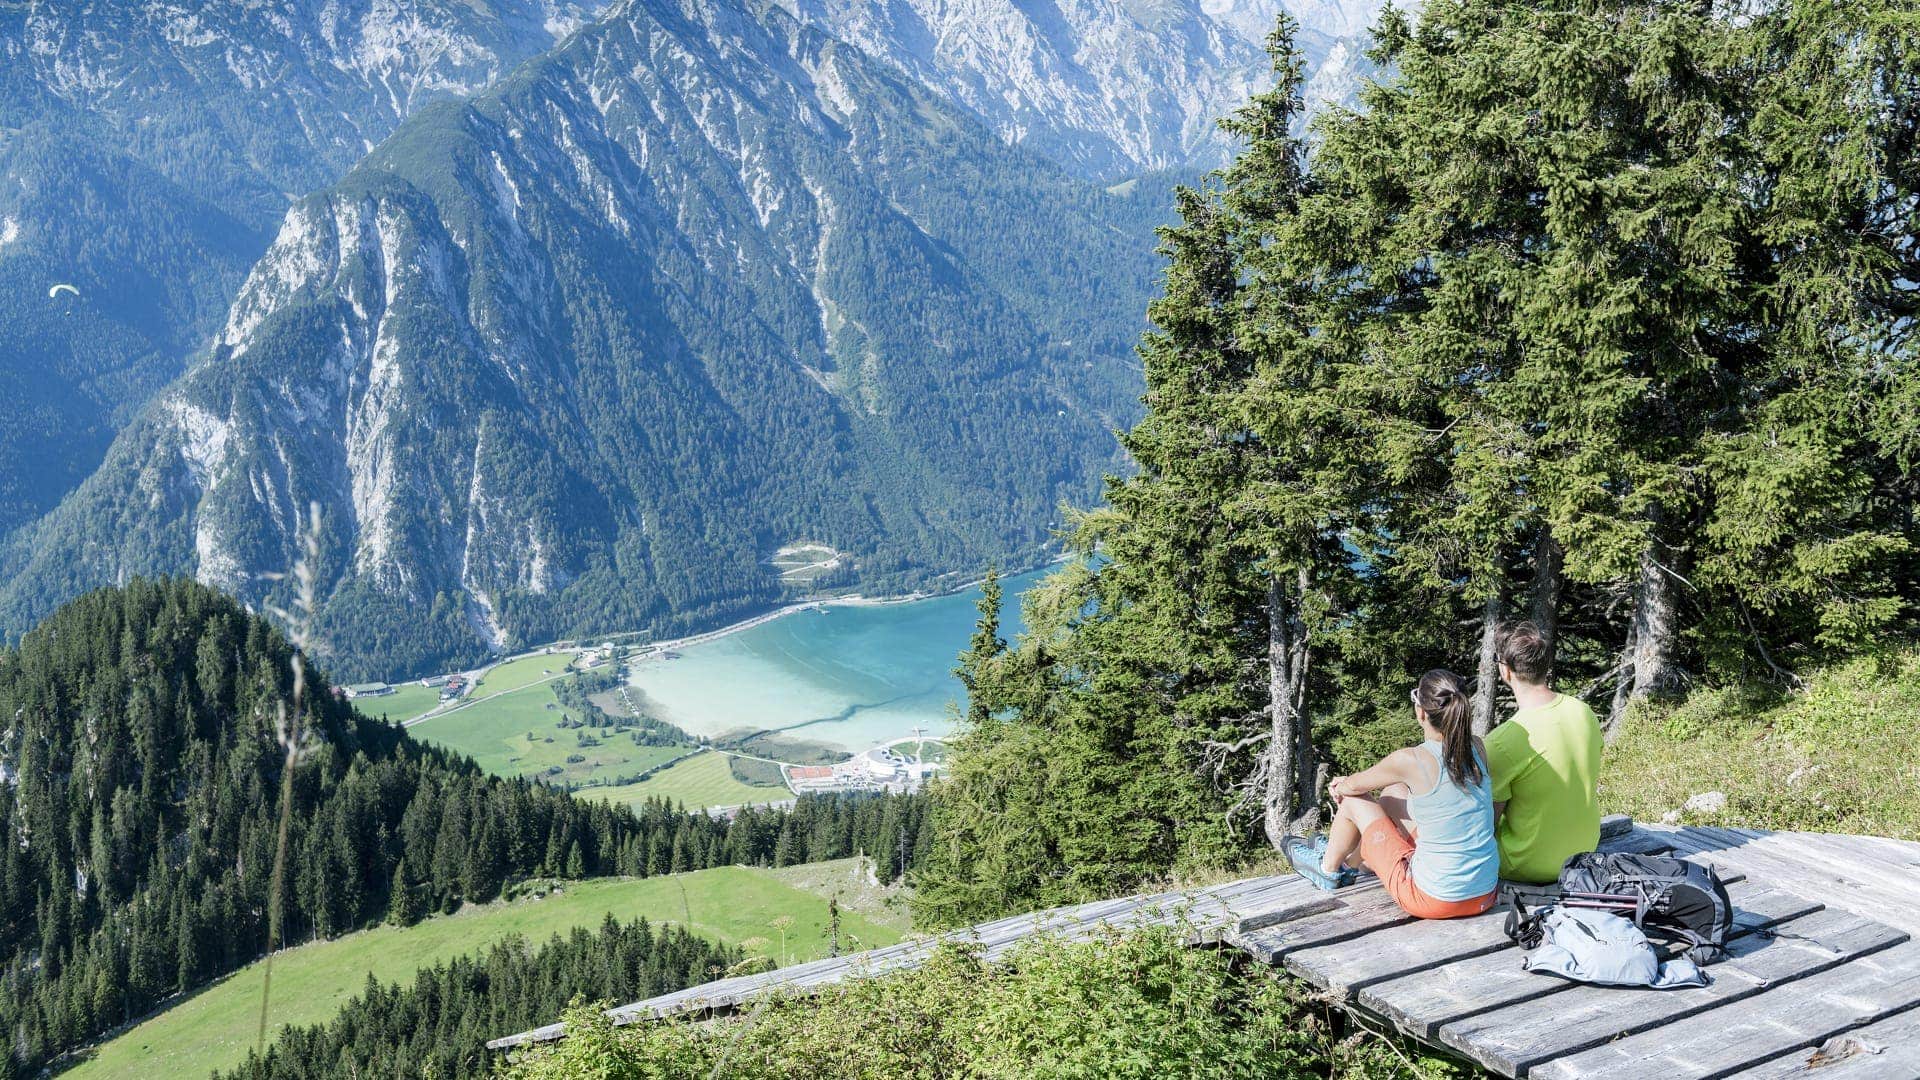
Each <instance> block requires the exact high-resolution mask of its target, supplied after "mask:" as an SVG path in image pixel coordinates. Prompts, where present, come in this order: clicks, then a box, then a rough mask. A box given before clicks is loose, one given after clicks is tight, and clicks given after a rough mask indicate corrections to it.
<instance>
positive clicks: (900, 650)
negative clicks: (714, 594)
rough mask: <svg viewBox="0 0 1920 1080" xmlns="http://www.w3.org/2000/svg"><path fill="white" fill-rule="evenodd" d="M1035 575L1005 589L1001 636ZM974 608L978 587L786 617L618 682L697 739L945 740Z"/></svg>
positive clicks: (1013, 624) (843, 743)
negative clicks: (751, 735) (752, 732)
mask: <svg viewBox="0 0 1920 1080" xmlns="http://www.w3.org/2000/svg"><path fill="white" fill-rule="evenodd" d="M1044 573H1045V571H1032V572H1029V573H1026V574H1021V575H1019V576H1016V577H1010V578H1007V579H1006V581H1005V583H1004V584H1005V587H1006V602H1005V604H1004V605H1003V610H1002V615H1001V634H1002V636H1003V637H1008V638H1011V637H1012V635H1013V634H1015V633H1017V632H1018V631H1019V629H1020V618H1019V603H1018V599H1019V594H1020V593H1021V592H1022V591H1024V590H1025V589H1026V588H1027V587H1028V586H1029V585H1031V584H1033V583H1034V582H1035V581H1038V580H1039V579H1040V577H1041V576H1042V574H1044ZM979 599H980V590H979V589H977V588H976V589H970V590H967V591H966V592H960V593H954V594H951V595H948V596H935V597H930V598H928V599H925V600H912V601H905V602H901V603H894V604H877V605H871V606H855V605H849V606H843V607H828V608H823V609H821V610H818V611H801V612H796V613H794V614H791V615H786V616H782V617H781V618H778V619H774V620H772V621H770V622H765V623H762V624H760V625H759V626H753V627H748V628H747V629H744V630H741V631H738V632H736V633H732V634H728V635H727V636H725V637H722V638H717V639H715V640H713V641H707V642H703V643H700V644H697V645H689V646H687V647H686V648H684V649H681V650H679V653H680V655H679V658H678V659H674V660H646V661H642V662H640V663H637V664H634V665H633V667H632V669H631V674H630V675H629V677H628V682H629V683H630V684H631V685H632V686H633V687H635V688H637V689H638V690H640V691H641V692H642V693H643V694H645V695H646V699H647V703H648V707H649V708H650V709H651V711H652V712H653V713H654V714H655V715H657V716H659V717H660V718H661V719H663V720H667V721H670V722H672V723H674V724H677V725H679V726H680V727H681V728H684V729H685V730H687V731H688V732H691V733H693V734H695V735H707V736H713V735H720V734H724V733H726V732H731V731H738V730H739V729H741V728H760V729H775V730H783V731H791V732H792V733H793V734H794V735H796V736H799V737H803V738H807V739H812V740H815V741H818V742H825V743H831V744H833V745H836V746H839V747H841V748H843V749H845V750H848V751H854V752H857V751H860V750H865V749H866V748H867V747H870V746H874V745H876V744H878V743H882V742H886V741H888V740H891V739H900V738H905V737H907V736H910V735H912V734H913V729H914V728H915V727H920V728H924V729H925V730H926V733H927V734H929V735H947V734H951V733H952V732H953V730H954V728H955V726H956V724H957V722H958V719H957V717H958V713H957V709H958V704H959V702H960V701H961V699H962V698H963V697H964V695H965V691H964V690H963V689H962V688H961V686H960V682H959V680H957V679H955V678H954V677H953V666H954V662H955V660H956V658H957V657H958V656H959V654H960V651H961V650H962V649H964V648H966V647H967V638H968V637H969V636H971V635H972V633H973V625H974V620H975V618H976V617H977V615H978V613H977V612H976V610H975V608H974V605H975V603H976V602H977V601H978V600H979Z"/></svg>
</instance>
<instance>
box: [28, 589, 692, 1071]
mask: <svg viewBox="0 0 1920 1080" xmlns="http://www.w3.org/2000/svg"><path fill="white" fill-rule="evenodd" d="M290 658H291V652H290V650H289V648H288V646H287V644H286V642H285V641H284V639H282V638H281V636H280V634H279V633H278V631H276V630H274V629H273V628H272V627H271V626H270V625H269V624H268V623H267V622H266V620H265V619H263V618H260V617H258V616H252V615H248V614H247V613H246V612H244V611H243V610H242V609H241V608H240V606H239V605H238V604H236V603H235V602H234V601H233V600H232V599H230V598H228V597H224V596H221V595H219V594H218V593H215V592H214V591H212V590H210V589H208V588H206V587H205V586H202V585H198V584H195V583H192V582H186V581H172V582H162V583H149V582H144V581H137V582H134V583H133V584H131V585H129V586H128V587H127V588H125V589H107V590H100V591H97V592H94V593H91V594H89V595H87V596H85V597H83V598H81V599H80V600H78V601H76V602H74V603H73V604H71V605H69V606H67V607H66V608H64V609H62V610H61V611H60V612H59V613H57V614H56V615H55V616H53V617H52V618H50V619H49V620H47V622H46V623H44V624H43V625H41V626H40V627H38V628H37V629H36V630H35V631H34V632H33V633H31V634H28V635H27V636H26V637H25V638H24V639H23V640H22V642H21V644H20V647H19V648H18V649H17V650H7V651H5V652H0V717H4V718H5V720H4V726H3V727H0V836H4V837H5V840H6V842H5V844H4V845H0V913H3V914H0V987H3V988H4V993H0V1025H4V1029H5V1030H6V1031H7V1032H8V1033H9V1037H8V1043H7V1051H6V1056H5V1057H3V1058H0V1068H4V1067H14V1066H19V1067H26V1068H28V1069H31V1068H32V1067H33V1066H36V1065H37V1064H38V1063H40V1062H43V1061H45V1060H47V1059H48V1058H49V1057H50V1056H52V1055H54V1054H57V1053H59V1052H60V1051H62V1050H65V1049H69V1048H71V1047H74V1046H77V1045H79V1044H80V1043H82V1042H84V1041H86V1040H87V1039H88V1038H89V1037H91V1036H93V1035H95V1034H97V1033H99V1032H100V1031H103V1030H105V1029H107V1028H109V1027H111V1026H113V1025H115V1024H119V1023H121V1022H124V1021H126V1020H128V1019H131V1018H133V1017H136V1016H138V1015H140V1014H141V1013H143V1012H145V1011H146V1010H147V1009H149V1008H150V1007H152V1006H153V1004H154V1003H155V1002H157V1001H158V1000H160V999H161V998H162V997H164V996H166V995H168V994H171V993H173V992H175V991H178V990H186V989H191V988H193V987H195V986H197V985H199V984H200V983H201V982H203V981H204V980H206V979H209V978H212V977H214V976H216V975H219V974H221V973H222V972H225V971H229V970H231V969H232V968H234V967H235V966H237V965H239V964H241V963H244V962H246V961H249V960H252V959H254V958H255V957H256V956H258V955H259V953H260V951H261V950H262V948H263V947H264V946H265V943H266V940H267V932H268V911H269V902H268V901H269V895H270V891H271V885H270V883H271V878H272V871H273V862H274V852H275V830H276V825H277V819H278V814H279V810H280V792H281V770H282V766H283V762H284V760H285V754H284V750H283V747H282V745H281V744H280V741H279V738H280V737H279V734H278V732H279V731H280V720H279V717H280V711H279V710H280V706H282V705H290V702H291V696H292V675H291V672H290V665H289V661H290ZM308 691H309V693H308V697H307V699H306V700H307V702H308V708H309V710H310V715H309V716H308V718H307V731H308V737H307V738H306V739H305V740H304V741H303V742H302V744H301V751H300V761H299V764H298V767H297V771H296V773H295V781H296V782H295V784H294V788H293V799H294V801H293V804H292V807H291V818H290V824H291V829H290V832H289V834H288V839H289V847H288V858H287V876H286V886H285V889H284V891H283V893H282V894H281V911H282V912H283V920H284V922H283V925H284V927H285V930H284V935H285V937H284V940H293V941H298V940H303V939H305V938H307V937H311V936H325V935H331V934H337V933H340V932H342V931H345V930H348V929H352V928H354V927H356V926H359V925H362V924H364V923H365V922H366V921H368V920H370V919H378V918H381V917H382V916H387V915H391V916H392V917H394V918H396V919H399V920H402V921H408V920H411V919H414V918H418V917H419V915H420V914H421V913H422V912H424V911H428V910H432V909H434V908H444V909H447V910H451V908H452V907H453V906H454V905H457V904H458V903H459V902H460V901H461V900H486V899H490V898H492V897H493V896H494V895H495V894H496V893H497V892H498V891H499V889H500V888H501V886H502V885H503V884H504V883H505V882H507V881H509V880H511V879H513V878H517V877H523V876H527V875H530V874H535V873H555V874H566V875H569V876H582V875H586V874H591V873H610V872H615V871H616V870H628V871H631V872H638V873H644V872H645V870H646V865H647V858H648V852H649V850H650V847H652V846H653V845H652V841H653V839H654V834H655V833H656V832H660V831H661V830H665V832H664V833H662V835H661V839H662V840H665V839H667V838H668V837H669V836H671V835H672V834H673V833H674V832H675V830H682V831H684V830H685V828H686V827H687V821H688V820H690V819H687V818H684V817H683V816H682V815H679V814H674V813H671V812H668V811H667V810H665V809H664V808H661V809H660V810H659V812H658V813H655V812H654V811H651V810H650V811H649V814H648V816H647V817H646V818H644V819H643V818H640V817H636V816H635V815H634V814H632V813H631V812H629V811H626V810H624V809H620V810H616V809H614V808H612V807H610V806H608V805H606V804H604V803H586V802H576V801H574V800H573V799H571V798H569V797H568V796H566V795H565V794H564V793H561V792H557V791H551V790H549V789H547V788H544V787H539V786H536V785H533V784H531V783H528V782H526V781H519V780H502V779H499V778H495V777H489V776H487V775H486V774H484V773H482V772H481V771H480V770H479V769H478V768H477V767H475V766H474V765H473V764H472V763H471V762H468V761H465V760H464V759H454V758H448V757H447V756H445V755H444V754H442V753H441V752H439V751H436V750H432V749H429V748H427V747H424V746H422V745H420V744H417V743H415V742H413V741H412V740H411V739H409V738H407V736H406V735H405V734H404V733H403V732H401V731H400V730H399V729H398V728H395V727H390V726H388V725H387V724H385V723H381V722H378V721H372V720H368V719H366V718H365V717H363V716H361V715H359V714H358V713H355V712H353V711H352V710H351V708H350V707H349V706H347V705H346V704H345V703H343V702H339V701H336V700H335V699H334V697H333V695H332V694H331V693H330V692H329V691H328V688H327V686H326V685H325V683H324V681H320V682H318V683H314V682H311V681H310V683H309V687H308ZM698 818H699V821H700V822H702V823H706V822H707V819H706V818H705V816H704V815H698ZM707 828H708V830H709V831H714V832H718V833H721V834H724V833H725V831H726V827H725V826H724V825H723V824H711V823H709V824H708V825H707ZM703 846H704V844H703Z"/></svg>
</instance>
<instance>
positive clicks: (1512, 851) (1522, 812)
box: [1487, 694, 1600, 882]
mask: <svg viewBox="0 0 1920 1080" xmlns="http://www.w3.org/2000/svg"><path fill="white" fill-rule="evenodd" d="M1487 768H1488V771H1489V772H1491V773H1492V774H1493V801H1494V802H1504V803H1506V804H1507V810H1506V813H1505V814H1503V815H1501V818H1500V824H1499V827H1498V828H1497V829H1495V830H1494V835H1495V839H1497V840H1498V841H1499V843H1500V876H1501V877H1503V878H1507V879H1509V880H1512V881H1533V882H1541V881H1554V880H1556V879H1558V878H1559V876H1560V866H1561V864H1562V863H1564V862H1566V861H1567V856H1569V855H1573V854H1576V853H1578V852H1582V851H1592V850H1593V849H1594V845H1596V844H1598V843H1599V842H1600V797H1599V794H1598V792H1597V790H1596V789H1597V786H1598V783H1599V779H1600V722H1599V721H1598V720H1596V719H1594V716H1593V710H1592V709H1589V708H1587V703H1586V702H1584V701H1581V700H1580V699H1579V698H1576V697H1568V696H1567V695H1565V694H1561V695H1560V696H1559V697H1557V698H1555V699H1554V700H1553V703H1552V704H1550V705H1542V706H1539V707H1538V708H1532V709H1522V710H1520V711H1519V712H1516V713H1514V714H1513V719H1511V720H1508V721H1507V722H1506V723H1504V724H1501V725H1500V726H1499V727H1497V728H1494V729H1493V731H1492V732H1490V733H1489V734H1488V735H1487Z"/></svg>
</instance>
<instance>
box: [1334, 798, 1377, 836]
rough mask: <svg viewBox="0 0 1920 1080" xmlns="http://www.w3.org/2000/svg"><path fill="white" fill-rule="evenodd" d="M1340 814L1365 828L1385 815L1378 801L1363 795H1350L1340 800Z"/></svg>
mask: <svg viewBox="0 0 1920 1080" xmlns="http://www.w3.org/2000/svg"><path fill="white" fill-rule="evenodd" d="M1340 816H1341V817H1344V818H1346V819H1347V820H1348V821H1351V822H1353V823H1354V824H1355V825H1358V826H1360V828H1362V829H1365V828H1366V827H1367V826H1368V825H1371V824H1373V823H1374V822H1376V821H1378V820H1380V819H1381V818H1383V817H1385V816H1387V815H1386V811H1384V810H1382V809H1380V804H1379V803H1377V802H1374V801H1373V800H1372V799H1370V798H1368V797H1366V796H1365V795H1350V796H1348V797H1347V798H1344V799H1341V800H1340Z"/></svg>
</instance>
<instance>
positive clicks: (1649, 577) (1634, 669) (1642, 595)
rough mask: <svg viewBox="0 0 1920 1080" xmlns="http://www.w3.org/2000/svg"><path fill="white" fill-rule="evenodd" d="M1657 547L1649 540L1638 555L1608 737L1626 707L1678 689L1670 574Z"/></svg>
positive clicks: (1674, 617) (1616, 725)
mask: <svg viewBox="0 0 1920 1080" xmlns="http://www.w3.org/2000/svg"><path fill="white" fill-rule="evenodd" d="M1657 550H1658V548H1657V546H1656V545H1655V544H1654V543H1652V542H1649V543H1648V545H1647V549H1646V551H1645V552H1643V553H1642V554H1641V556H1640V580H1639V583H1638V584H1637V585H1635V587H1634V590H1633V621H1632V625H1631V627H1630V628H1629V630H1628V631H1627V648H1626V653H1625V656H1624V658H1623V661H1622V666H1621V669H1620V684H1619V686H1618V687H1616V688H1615V690H1614V693H1613V709H1612V710H1611V711H1610V712H1609V713H1608V715H1607V735H1608V736H1609V737H1611V736H1612V735H1613V734H1614V733H1615V732H1616V731H1617V730H1618V729H1619V726H1620V721H1621V719H1622V718H1623V717H1624V716H1625V715H1626V711H1627V707H1628V706H1630V705H1632V704H1633V703H1634V702H1636V701H1639V700H1640V699H1642V698H1645V697H1648V696H1649V695H1653V694H1664V693H1669V692H1671V691H1673V690H1675V689H1678V687H1679V685H1680V682H1681V678H1680V672H1679V670H1678V669H1677V668H1676V667H1675V666H1674V663H1673V647H1674V640H1675V631H1676V623H1677V622H1678V620H1677V618H1676V616H1675V612H1674V604H1675V602H1676V601H1675V596H1674V592H1673V581H1672V575H1671V574H1670V573H1669V572H1668V571H1667V570H1665V569H1664V568H1662V567H1661V566H1660V563H1659V560H1658V558H1657V557H1656V555H1655V552H1656V551H1657Z"/></svg>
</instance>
